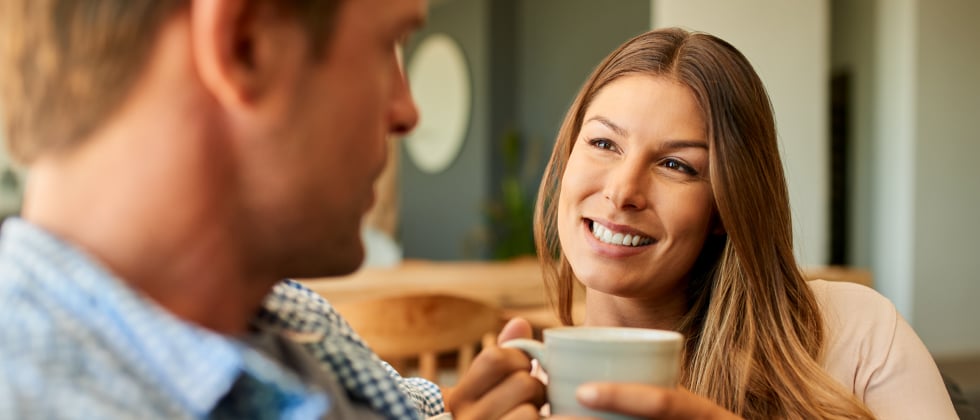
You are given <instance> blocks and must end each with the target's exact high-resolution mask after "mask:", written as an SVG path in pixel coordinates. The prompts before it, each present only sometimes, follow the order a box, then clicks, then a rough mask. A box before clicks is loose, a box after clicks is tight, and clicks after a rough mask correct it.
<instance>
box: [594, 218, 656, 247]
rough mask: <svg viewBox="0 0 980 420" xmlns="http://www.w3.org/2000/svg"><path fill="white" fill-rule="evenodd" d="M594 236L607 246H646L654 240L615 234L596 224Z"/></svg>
mask: <svg viewBox="0 0 980 420" xmlns="http://www.w3.org/2000/svg"><path fill="white" fill-rule="evenodd" d="M592 235H593V236H595V237H596V239H598V240H600V241H602V242H605V243H607V244H613V245H622V246H639V245H646V244H649V243H650V242H652V241H653V239H651V238H648V237H645V236H640V235H632V234H626V233H618V232H613V231H611V230H609V229H608V228H606V227H605V226H603V225H600V224H599V223H596V222H592Z"/></svg>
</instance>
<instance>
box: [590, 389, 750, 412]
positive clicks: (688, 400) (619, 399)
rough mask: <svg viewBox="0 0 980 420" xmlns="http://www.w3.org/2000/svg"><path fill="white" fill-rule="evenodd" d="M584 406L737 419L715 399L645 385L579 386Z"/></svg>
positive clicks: (599, 408) (681, 390)
mask: <svg viewBox="0 0 980 420" xmlns="http://www.w3.org/2000/svg"><path fill="white" fill-rule="evenodd" d="M576 397H577V398H578V400H579V402H580V403H581V404H582V405H585V406H587V407H589V408H593V409H596V410H602V411H612V412H617V413H622V414H626V415H631V416H637V417H644V418H652V419H691V418H697V419H737V418H739V417H738V416H736V415H735V414H733V413H731V412H728V411H726V410H725V409H724V408H722V407H720V406H718V405H717V404H715V403H714V402H712V401H710V400H708V399H706V398H703V397H700V396H698V395H695V394H693V393H691V392H690V391H688V390H686V389H684V388H680V387H678V388H676V389H667V388H660V387H655V386H650V385H642V384H623V383H594V384H587V385H583V386H581V387H579V389H578V391H577V393H576Z"/></svg>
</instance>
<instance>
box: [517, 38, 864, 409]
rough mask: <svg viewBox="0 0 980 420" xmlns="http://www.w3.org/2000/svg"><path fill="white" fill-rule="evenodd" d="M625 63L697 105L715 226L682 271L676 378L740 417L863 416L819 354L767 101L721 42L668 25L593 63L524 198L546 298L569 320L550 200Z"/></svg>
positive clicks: (741, 60) (566, 280) (567, 280)
mask: <svg viewBox="0 0 980 420" xmlns="http://www.w3.org/2000/svg"><path fill="white" fill-rule="evenodd" d="M629 74H648V75H654V76H658V77H665V78H669V79H670V80H673V81H677V82H679V83H681V84H682V85H684V86H686V87H687V88H689V89H690V91H691V92H692V93H693V95H694V98H695V100H696V102H697V104H698V106H699V107H700V109H701V112H702V113H703V117H704V121H705V122H706V124H707V127H706V133H707V136H708V142H709V162H710V163H709V165H710V168H709V173H710V179H711V185H712V190H713V195H714V199H715V203H716V206H717V212H718V217H719V219H720V220H721V223H722V225H723V226H724V228H725V230H726V233H725V234H723V235H712V236H710V237H709V238H708V240H707V242H706V244H705V246H704V248H703V249H702V251H701V255H700V256H699V257H698V260H697V261H696V262H695V264H694V266H693V268H692V269H691V272H690V276H689V278H690V281H689V283H688V285H687V299H688V302H687V304H688V305H687V307H688V308H689V309H688V311H687V313H686V314H685V315H684V316H683V318H682V319H681V321H680V322H679V325H678V326H677V330H678V331H680V332H682V333H684V334H685V336H686V337H687V343H686V351H685V356H684V357H685V369H684V372H683V376H682V383H683V384H684V386H685V387H687V388H688V389H690V390H691V391H692V392H694V393H696V394H698V395H702V396H704V397H707V398H709V399H711V400H712V401H714V402H715V403H717V404H719V405H720V406H722V407H725V408H726V409H728V410H730V411H732V412H734V413H736V414H739V415H742V416H744V417H747V418H760V419H761V418H766V419H768V418H873V415H872V414H871V412H870V411H869V410H868V408H867V407H866V406H865V405H864V404H863V403H862V402H861V401H859V400H858V399H857V398H856V397H855V396H854V395H853V394H852V393H850V392H849V391H847V390H846V389H844V388H843V386H841V385H840V384H839V383H837V382H836V381H835V380H834V379H833V378H832V377H830V375H829V374H828V373H827V372H825V371H824V370H823V368H822V367H821V365H820V361H821V358H822V355H823V354H822V351H823V348H824V343H825V335H824V329H823V327H824V325H823V320H822V318H821V314H820V309H819V308H818V306H817V302H816V299H815V297H814V296H813V293H812V292H811V291H810V289H809V287H808V286H807V284H806V281H805V280H804V278H803V275H802V274H801V272H800V270H799V268H798V266H797V264H796V261H795V258H794V256H793V237H792V222H791V217H790V210H789V198H788V193H787V189H786V181H785V178H784V175H783V169H782V164H781V161H780V158H779V149H778V146H777V142H776V130H775V122H774V120H773V112H772V106H771V104H770V102H769V97H768V95H767V94H766V91H765V88H764V87H763V84H762V81H761V80H760V79H759V77H758V75H757V74H756V73H755V71H754V70H753V69H752V67H751V65H750V64H749V62H748V60H747V59H746V58H745V57H744V56H743V55H742V54H741V53H739V52H738V50H736V49H735V48H734V47H733V46H731V45H730V44H728V43H727V42H725V41H723V40H721V39H718V38H716V37H714V36H711V35H707V34H702V33H690V32H687V31H684V30H681V29H676V28H671V29H662V30H655V31H651V32H648V33H645V34H643V35H640V36H637V37H635V38H633V39H631V40H629V41H627V42H626V43H625V44H623V45H622V46H620V47H619V48H618V49H616V50H615V51H613V52H612V53H611V54H610V55H609V56H608V57H606V59H605V60H603V61H602V63H601V64H599V66H598V67H597V68H596V70H595V71H594V72H593V73H592V75H591V76H590V77H589V79H588V80H587V81H586V83H585V85H584V86H583V87H582V89H581V91H580V92H579V94H578V96H577V97H576V99H575V102H574V103H573V105H572V107H571V109H569V111H568V113H567V114H566V116H565V120H564V122H563V124H562V126H561V129H560V130H559V132H558V137H557V140H556V143H555V146H554V150H553V152H552V155H551V159H550V161H549V163H548V167H547V169H546V170H545V174H544V179H543V181H542V183H541V188H540V190H539V192H538V202H537V208H536V209H535V242H536V244H537V247H538V257H539V259H540V261H541V265H542V267H543V270H544V277H545V281H546V284H547V286H548V288H549V291H550V294H551V298H552V299H553V301H554V303H555V306H556V307H557V309H558V312H559V316H560V318H561V320H562V322H563V323H565V324H571V323H572V317H571V305H572V300H573V294H574V287H575V284H576V280H575V278H574V273H573V272H572V270H571V267H570V265H569V263H568V261H567V260H566V257H565V255H564V254H563V253H562V250H561V245H560V243H559V239H558V232H557V204H558V195H559V194H560V191H561V178H562V175H563V173H564V170H565V164H566V163H567V161H568V157H569V155H570V154H571V152H572V147H574V144H575V139H576V138H577V137H578V134H579V130H580V129H581V126H582V119H583V117H584V115H585V111H586V110H587V108H588V107H589V104H590V102H591V101H592V99H593V98H594V97H595V95H596V94H597V93H598V92H599V91H600V90H601V89H602V88H603V87H605V86H606V85H608V84H609V83H610V82H612V81H613V80H616V79H617V78H619V77H622V76H624V75H629Z"/></svg>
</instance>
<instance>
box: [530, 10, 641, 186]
mask: <svg viewBox="0 0 980 420" xmlns="http://www.w3.org/2000/svg"><path fill="white" fill-rule="evenodd" d="M519 4H520V6H519V12H520V16H519V24H520V30H521V37H520V40H521V45H520V47H519V51H520V63H519V66H520V74H519V79H518V80H519V83H518V85H517V88H518V89H517V91H518V94H517V95H518V99H519V103H518V104H517V107H516V108H517V110H518V111H519V117H518V118H519V121H520V127H521V129H522V130H523V134H524V136H525V137H526V138H528V140H530V141H532V142H534V143H536V145H537V147H538V150H539V151H540V155H539V158H538V159H539V162H540V164H539V165H538V169H539V172H543V171H544V164H545V162H547V159H548V157H549V156H550V154H551V148H552V146H553V145H554V140H555V135H556V134H557V133H558V128H559V127H560V126H561V123H562V120H563V119H564V117H565V112H566V111H568V107H569V106H570V105H571V104H572V101H573V100H574V99H575V95H576V94H577V93H578V90H579V88H580V87H581V86H582V84H583V83H584V82H585V79H586V78H588V76H589V75H590V74H591V73H592V70H593V69H594V68H595V67H596V66H597V65H598V64H599V62H600V61H602V59H603V58H604V57H605V56H606V55H608V54H609V53H610V52H612V51H613V50H614V49H616V47H618V46H619V45H620V44H622V43H624V42H626V40H628V39H630V38H632V37H634V36H636V35H639V34H640V33H643V32H646V31H647V30H649V29H650V21H649V16H650V2H649V0H617V1H604V2H597V1H594V0H534V1H521V2H520V3H519ZM539 180H540V178H538V179H535V185H534V186H533V187H532V188H533V190H534V191H537V185H536V184H537V181H539Z"/></svg>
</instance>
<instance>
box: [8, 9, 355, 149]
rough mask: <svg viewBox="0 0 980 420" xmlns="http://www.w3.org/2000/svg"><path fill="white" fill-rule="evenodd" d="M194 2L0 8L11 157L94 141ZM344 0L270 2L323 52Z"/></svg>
mask: <svg viewBox="0 0 980 420" xmlns="http://www.w3.org/2000/svg"><path fill="white" fill-rule="evenodd" d="M266 1H268V0H266ZM189 2H190V0H3V1H2V2H0V108H2V112H3V121H4V124H3V125H4V126H5V128H6V131H7V143H8V149H9V151H10V154H11V156H12V157H13V158H15V159H16V160H19V161H21V162H23V163H30V162H31V161H33V160H34V159H36V158H37V157H38V156H40V155H42V154H44V153H48V152H56V151H61V150H65V149H69V148H71V147H72V146H74V145H76V144H77V143H78V142H80V141H82V140H83V139H84V138H86V137H88V136H89V135H91V134H92V133H93V132H94V131H95V130H96V129H97V128H98V127H99V126H100V125H101V124H102V123H104V122H105V120H106V119H107V118H108V116H109V115H110V114H111V113H112V112H114V111H115V110H116V109H117V108H118V107H119V106H121V103H122V101H123V100H124V99H125V97H126V96H127V94H128V93H129V91H130V89H131V88H132V85H133V84H134V83H135V81H136V79H137V77H138V76H139V74H140V73H141V70H142V68H143V66H144V65H145V64H146V61H147V59H148V54H149V52H150V51H151V50H152V48H153V43H154V41H155V39H156V36H157V34H158V32H159V30H160V27H161V25H162V24H163V22H164V21H166V19H167V18H169V17H170V16H171V15H172V14H173V13H174V12H176V11H178V10H180V9H181V8H183V7H186V6H187V5H188V4H189ZM339 2H340V0H319V1H300V0H294V1H287V2H278V1H274V2H273V4H275V5H277V6H282V7H283V9H282V10H283V11H286V12H291V13H292V14H293V15H294V16H295V17H296V18H298V19H300V20H301V22H302V24H303V26H304V28H305V29H306V30H307V32H308V33H309V36H310V38H311V40H312V42H311V43H312V44H313V46H314V50H319V49H322V44H323V43H324V42H325V38H326V35H327V34H328V33H329V32H330V29H331V27H332V25H333V20H334V19H333V17H334V15H335V14H336V13H335V11H336V9H337V4H338V3H339Z"/></svg>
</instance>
